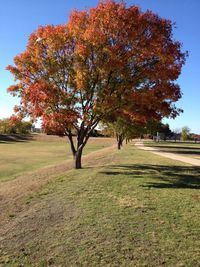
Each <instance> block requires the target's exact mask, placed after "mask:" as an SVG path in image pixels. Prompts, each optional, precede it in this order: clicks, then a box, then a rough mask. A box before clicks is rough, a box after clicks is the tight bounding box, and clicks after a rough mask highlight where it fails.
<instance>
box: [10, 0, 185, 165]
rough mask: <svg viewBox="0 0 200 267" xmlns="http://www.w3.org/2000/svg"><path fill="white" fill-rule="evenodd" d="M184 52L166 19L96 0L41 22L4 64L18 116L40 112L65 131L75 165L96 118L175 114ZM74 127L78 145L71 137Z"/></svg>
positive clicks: (50, 124) (49, 126)
mask: <svg viewBox="0 0 200 267" xmlns="http://www.w3.org/2000/svg"><path fill="white" fill-rule="evenodd" d="M185 58H186V53H183V52H182V51H181V44H180V43H179V42H177V41H175V40H174V39H173V36H172V23H171V22H170V21H169V20H166V19H162V18H160V17H159V16H158V15H156V14H154V13H152V12H151V11H147V12H144V13H143V12H141V10H140V9H139V8H138V7H137V6H128V7H127V6H126V5H125V3H124V1H121V2H120V3H116V2H115V1H113V0H108V1H100V2H99V4H98V5H97V7H95V8H91V9H89V10H83V11H77V10H75V11H73V12H72V13H71V16H70V18H69V22H68V23H67V24H64V25H58V26H53V25H47V26H44V27H42V26H41V27H39V28H38V29H37V30H36V31H35V32H33V33H32V34H31V35H30V37H29V40H28V44H27V48H26V50H25V51H24V52H23V53H21V54H19V55H18V56H16V57H15V58H14V66H8V67H7V69H8V70H9V71H10V72H11V73H12V74H13V75H14V77H15V79H16V80H17V81H18V83H17V84H15V85H12V86H10V87H9V88H8V91H9V92H10V93H12V94H13V95H18V96H19V97H20V98H21V104H20V106H19V107H16V108H15V111H16V112H17V113H18V115H19V116H25V115H27V114H28V115H29V116H31V118H33V119H37V118H39V117H40V118H41V119H42V121H43V128H44V129H46V130H49V129H54V130H55V129H56V131H58V132H59V133H60V132H62V133H63V134H65V135H67V136H68V137H69V140H70V143H71V149H72V152H73V155H74V156H75V158H76V167H77V168H80V167H81V161H80V158H81V154H82V149H83V147H84V146H85V144H86V143H87V140H88V138H89V135H90V133H91V131H93V129H94V128H95V127H96V126H97V124H98V123H99V122H100V121H101V120H102V119H104V120H105V119H106V118H107V117H108V118H109V119H110V118H111V117H112V114H113V113H114V114H116V112H117V114H118V116H127V117H129V119H131V120H132V121H135V122H143V121H148V120H150V119H152V118H154V119H158V120H160V119H161V118H162V117H165V116H171V117H175V116H176V115H177V114H178V113H179V112H180V111H181V110H179V109H177V108H176V107H175V106H174V102H176V101H177V100H178V99H179V98H180V97H181V91H180V87H179V86H178V85H177V84H176V82H175V81H176V79H177V78H178V76H179V74H180V73H181V68H182V65H183V64H184V62H185ZM72 129H73V130H74V129H76V131H77V143H76V144H75V143H74V140H73V138H72Z"/></svg>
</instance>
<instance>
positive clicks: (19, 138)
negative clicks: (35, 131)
mask: <svg viewBox="0 0 200 267" xmlns="http://www.w3.org/2000/svg"><path fill="white" fill-rule="evenodd" d="M30 140H33V136H32V135H31V134H11V135H7V134H0V144H12V143H16V142H28V141H30Z"/></svg>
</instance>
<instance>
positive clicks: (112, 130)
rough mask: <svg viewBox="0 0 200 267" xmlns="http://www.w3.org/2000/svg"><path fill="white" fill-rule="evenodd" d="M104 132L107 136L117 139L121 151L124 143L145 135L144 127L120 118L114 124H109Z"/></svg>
mask: <svg viewBox="0 0 200 267" xmlns="http://www.w3.org/2000/svg"><path fill="white" fill-rule="evenodd" d="M104 127H105V130H104V132H105V133H106V134H107V135H110V136H113V137H116V139H117V148H118V149H121V147H122V145H123V141H124V140H125V139H126V140H130V139H133V138H135V137H138V136H140V134H141V133H143V129H144V127H143V126H142V125H140V124H136V123H133V122H131V121H128V120H127V119H125V118H122V117H118V118H117V119H116V120H115V121H114V122H110V123H107V124H106V125H105V126H104Z"/></svg>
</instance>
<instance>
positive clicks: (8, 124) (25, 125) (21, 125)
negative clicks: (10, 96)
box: [0, 117, 32, 134]
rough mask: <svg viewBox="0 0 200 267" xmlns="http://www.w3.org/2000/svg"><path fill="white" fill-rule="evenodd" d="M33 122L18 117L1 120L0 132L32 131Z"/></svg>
mask: <svg viewBox="0 0 200 267" xmlns="http://www.w3.org/2000/svg"><path fill="white" fill-rule="evenodd" d="M31 128H32V123H31V122H28V121H22V120H19V119H16V118H12V117H11V118H9V119H7V118H6V119H1V120H0V134H28V133H30V132H31Z"/></svg>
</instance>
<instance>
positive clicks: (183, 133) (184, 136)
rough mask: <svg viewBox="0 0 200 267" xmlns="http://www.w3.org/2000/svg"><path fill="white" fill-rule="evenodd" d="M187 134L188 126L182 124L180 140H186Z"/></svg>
mask: <svg viewBox="0 0 200 267" xmlns="http://www.w3.org/2000/svg"><path fill="white" fill-rule="evenodd" d="M189 134H190V128H189V127H187V126H184V127H183V128H182V131H181V140H182V141H186V140H188V137H189Z"/></svg>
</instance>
